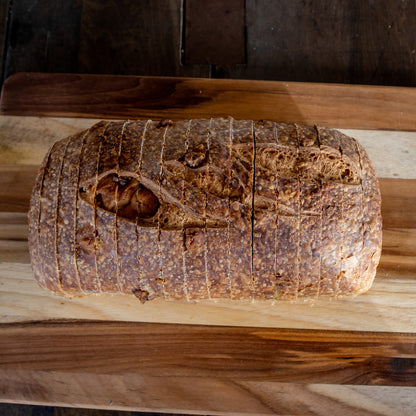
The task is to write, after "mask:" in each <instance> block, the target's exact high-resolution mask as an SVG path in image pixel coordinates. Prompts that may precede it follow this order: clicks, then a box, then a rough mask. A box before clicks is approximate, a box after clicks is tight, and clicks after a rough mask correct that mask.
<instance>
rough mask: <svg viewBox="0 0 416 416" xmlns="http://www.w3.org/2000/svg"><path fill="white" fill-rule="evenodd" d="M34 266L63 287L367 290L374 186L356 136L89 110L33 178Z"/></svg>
mask: <svg viewBox="0 0 416 416" xmlns="http://www.w3.org/2000/svg"><path fill="white" fill-rule="evenodd" d="M29 247H30V254H31V262H32V267H33V271H34V274H35V277H36V279H37V280H38V282H39V283H40V285H41V286H43V287H45V288H47V289H49V290H51V291H53V292H55V293H58V294H62V295H67V296H82V295H86V294H90V293H128V294H134V295H136V296H137V297H138V298H139V299H140V300H141V301H146V300H151V299H154V298H158V297H162V298H164V299H166V300H190V301H193V300H202V299H220V298H226V299H236V300H256V299H259V300H265V299H289V300H295V299H297V298H318V297H321V296H331V297H340V296H353V295H357V294H359V293H363V292H365V291H367V290H368V289H369V288H370V286H371V284H372V282H373V279H374V276H375V272H376V267H377V264H378V261H379V258H380V252H381V215H380V192H379V187H378V182H377V179H376V176H375V173H374V169H373V167H372V165H371V163H370V161H369V158H368V155H367V154H366V152H365V151H364V149H363V148H362V147H361V146H360V144H359V143H358V142H357V141H356V140H354V139H352V138H350V137H347V136H345V135H344V134H342V133H340V132H338V131H336V130H330V129H327V128H322V127H307V126H299V125H296V124H295V125H287V124H279V123H276V122H273V121H257V122H254V121H247V120H233V119H232V118H222V119H210V120H208V119H207V120H185V121H176V122H172V121H170V120H163V121H151V120H143V121H127V122H105V121H102V122H100V123H98V124H96V125H94V126H92V127H91V128H90V129H88V130H87V131H84V132H81V133H79V134H77V135H75V136H74V137H69V138H65V139H63V140H61V141H59V142H57V143H55V144H54V145H53V147H52V148H51V149H50V151H49V152H48V154H47V155H46V157H45V159H44V161H43V163H42V166H41V168H40V171H39V175H38V177H37V180H36V183H35V186H34V188H33V194H32V200H31V207H30V211H29Z"/></svg>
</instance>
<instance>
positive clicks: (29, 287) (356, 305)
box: [0, 241, 416, 333]
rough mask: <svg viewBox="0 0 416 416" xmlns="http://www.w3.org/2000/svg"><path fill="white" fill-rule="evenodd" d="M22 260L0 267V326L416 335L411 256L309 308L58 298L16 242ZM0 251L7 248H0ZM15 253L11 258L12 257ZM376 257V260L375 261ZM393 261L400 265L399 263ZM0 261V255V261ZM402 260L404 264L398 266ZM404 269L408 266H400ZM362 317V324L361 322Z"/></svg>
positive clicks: (117, 297) (283, 304) (106, 297)
mask: <svg viewBox="0 0 416 416" xmlns="http://www.w3.org/2000/svg"><path fill="white" fill-rule="evenodd" d="M15 244H16V245H20V247H21V248H20V250H21V252H22V253H26V254H25V256H26V257H24V256H23V254H20V260H21V261H22V260H23V261H24V263H11V262H10V260H13V256H11V255H10V253H6V254H8V255H9V259H10V260H9V262H2V263H1V264H0V305H1V308H0V312H1V319H0V322H1V323H12V322H24V321H31V322H36V321H42V320H51V319H81V320H84V319H92V320H104V321H105V320H117V321H135V322H154V323H157V322H163V323H179V324H180V323H183V324H198V325H229V326H243V325H250V326H256V327H270V328H276V327H281V328H299V329H317V330H324V329H336V330H359V331H390V332H392V333H398V332H416V320H415V316H416V309H415V299H416V288H415V285H414V280H415V278H416V272H415V270H416V261H415V256H403V258H400V256H395V255H387V258H386V259H385V260H383V262H382V264H381V265H380V268H379V270H378V274H377V276H376V279H375V282H374V285H373V287H372V288H371V290H370V291H369V292H368V293H366V294H363V295H360V296H358V297H356V298H353V299H340V300H337V301H330V300H325V299H320V300H316V301H315V302H314V303H312V304H311V303H303V302H298V303H290V302H284V301H280V302H277V303H275V304H274V305H272V304H271V302H270V301H256V302H254V303H250V304H247V303H245V304H244V303H243V302H238V301H226V300H221V301H217V302H214V301H201V302H199V303H192V302H188V303H186V302H169V301H164V300H162V299H157V300H153V301H151V302H147V303H146V304H144V305H142V304H141V303H140V301H138V300H137V298H136V297H134V296H133V295H131V296H128V295H113V296H111V295H99V296H98V295H97V296H84V297H81V298H63V297H60V296H56V295H51V294H50V293H49V292H47V291H46V290H44V289H42V288H41V287H39V285H38V284H37V283H36V281H35V280H34V278H33V273H32V269H31V267H30V264H28V254H27V243H26V242H25V241H18V242H16V243H15ZM0 250H7V246H6V244H2V246H1V248H0ZM17 255H18V253H16V254H15V256H17ZM382 259H383V256H382ZM398 259H399V260H400V263H398ZM1 260H3V258H2V259H1ZM406 260H407V261H409V263H410V264H409V265H406V263H405V261H406ZM406 266H407V267H406ZM363 316H365V319H363Z"/></svg>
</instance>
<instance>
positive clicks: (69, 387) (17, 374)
mask: <svg viewBox="0 0 416 416" xmlns="http://www.w3.org/2000/svg"><path fill="white" fill-rule="evenodd" d="M1 373H2V376H3V378H5V379H7V381H8V384H7V386H5V390H4V391H5V394H6V395H7V396H6V398H2V401H3V402H15V403H16V402H17V403H24V404H26V403H35V404H37V405H51V404H54V405H55V406H74V407H88V408H90V409H91V408H92V409H108V410H110V409H111V411H112V412H111V415H113V416H123V415H124V413H121V411H120V413H118V412H117V411H116V410H115V409H121V410H123V411H143V412H149V411H153V412H163V414H165V413H168V414H169V415H171V414H172V413H175V414H176V413H180V414H193V415H195V414H204V415H205V414H210V415H228V414H229V415H236V414H238V415H256V416H262V415H282V416H288V415H296V416H300V415H309V414H311V412H313V414H316V415H328V414H342V415H358V416H379V415H389V416H390V415H392V416H393V415H401V416H413V415H414V409H415V406H416V403H415V397H416V395H415V393H416V388H415V387H403V386H400V387H398V386H362V385H359V386H357V385H334V384H305V383H278V382H269V381H265V382H263V381H244V380H243V381H240V380H237V381H233V380H224V379H220V378H208V379H207V378H201V377H195V378H192V377H169V378H163V377H157V376H154V377H151V376H149V377H147V376H142V375H140V374H134V373H128V374H123V375H114V374H94V375H91V374H80V373H78V372H74V373H65V372H61V371H54V372H41V371H24V372H22V371H19V370H4V371H2V372H1ZM22 380H24V381H23V382H22ZM2 386H3V385H2ZM126 392H130V393H131V394H130V395H129V396H128V399H127V397H126ZM0 406H2V407H0V410H1V409H2V408H4V407H5V406H7V405H0ZM14 407H15V406H14ZM5 408H6V409H7V407H5ZM90 412H93V413H92V414H95V412H94V411H93V410H91V411H90ZM59 414H60V415H62V416H64V415H65V416H78V415H79V410H76V409H73V410H71V409H70V408H67V409H65V410H64V409H60V413H59ZM147 414H148V413H146V415H147ZM149 416H161V415H160V413H157V414H156V413H149Z"/></svg>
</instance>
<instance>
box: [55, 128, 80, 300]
mask: <svg viewBox="0 0 416 416" xmlns="http://www.w3.org/2000/svg"><path fill="white" fill-rule="evenodd" d="M84 136H85V133H80V134H78V135H77V136H74V137H72V138H71V139H70V140H69V143H68V147H67V149H66V153H65V158H64V163H63V166H62V178H61V183H60V192H59V200H58V213H57V214H58V218H57V227H58V228H57V260H58V264H59V269H60V273H61V281H62V289H63V291H64V292H65V293H68V294H74V295H77V294H79V293H80V292H81V293H82V287H81V283H80V279H79V275H78V270H77V267H76V262H75V240H76V230H75V225H76V207H77V203H76V200H77V197H78V187H77V185H76V182H77V180H78V171H79V165H80V157H81V149H82V143H83V140H84ZM74 183H75V186H74Z"/></svg>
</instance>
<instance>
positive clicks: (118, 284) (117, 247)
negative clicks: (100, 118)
mask: <svg viewBox="0 0 416 416" xmlns="http://www.w3.org/2000/svg"><path fill="white" fill-rule="evenodd" d="M127 123H128V121H126V122H125V123H124V124H123V127H122V128H121V134H120V140H119V144H118V152H117V153H118V154H117V164H116V175H117V179H118V182H117V185H116V191H115V210H116V212H115V229H114V244H115V246H116V277H117V287H118V290H119V291H120V292H125V287H124V284H122V282H121V280H120V264H119V246H118V192H119V187H120V185H119V172H120V157H121V149H122V145H123V137H124V131H125V128H126V125H127Z"/></svg>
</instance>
